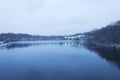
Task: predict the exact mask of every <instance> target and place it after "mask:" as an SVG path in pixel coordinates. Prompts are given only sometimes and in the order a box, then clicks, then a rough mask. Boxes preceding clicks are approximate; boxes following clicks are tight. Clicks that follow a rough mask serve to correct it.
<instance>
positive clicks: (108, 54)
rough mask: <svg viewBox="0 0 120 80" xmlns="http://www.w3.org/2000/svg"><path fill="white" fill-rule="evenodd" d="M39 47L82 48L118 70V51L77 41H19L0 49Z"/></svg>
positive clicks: (119, 57)
mask: <svg viewBox="0 0 120 80" xmlns="http://www.w3.org/2000/svg"><path fill="white" fill-rule="evenodd" d="M39 45H67V46H71V47H76V48H81V46H84V47H86V48H87V49H89V50H91V51H94V52H95V53H97V54H99V56H100V57H102V58H104V59H106V60H107V61H109V62H110V63H112V64H115V65H116V66H118V67H119V68H120V49H118V48H114V47H103V46H96V45H93V44H92V45H91V44H82V43H80V42H79V41H38V42H30V41H29V42H28V41H21V42H12V43H8V44H4V45H1V49H14V48H24V47H30V46H39Z"/></svg>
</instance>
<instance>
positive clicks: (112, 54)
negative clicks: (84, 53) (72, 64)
mask: <svg viewBox="0 0 120 80" xmlns="http://www.w3.org/2000/svg"><path fill="white" fill-rule="evenodd" d="M85 47H86V48H87V49H89V50H91V51H94V52H95V53H98V54H99V56H101V57H102V58H104V59H106V60H107V61H109V62H112V63H114V64H115V65H117V66H118V67H119V68H120V49H118V48H115V47H104V46H96V45H93V44H92V45H89V44H85Z"/></svg>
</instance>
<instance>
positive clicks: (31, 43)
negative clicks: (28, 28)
mask: <svg viewBox="0 0 120 80" xmlns="http://www.w3.org/2000/svg"><path fill="white" fill-rule="evenodd" d="M56 44H57V45H64V44H65V42H64V41H20V42H11V43H7V44H3V45H1V46H0V49H14V48H24V47H30V46H39V45H56Z"/></svg>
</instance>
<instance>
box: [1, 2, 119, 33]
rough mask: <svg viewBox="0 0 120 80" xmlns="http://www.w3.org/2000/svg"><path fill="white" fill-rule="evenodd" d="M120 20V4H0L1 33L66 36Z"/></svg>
mask: <svg viewBox="0 0 120 80" xmlns="http://www.w3.org/2000/svg"><path fill="white" fill-rule="evenodd" d="M119 19H120V0H0V33H3V32H15V33H30V34H40V35H64V34H74V33H79V32H86V31H90V30H93V29H95V28H101V27H104V26H106V25H107V24H109V23H111V22H114V21H117V20H119Z"/></svg>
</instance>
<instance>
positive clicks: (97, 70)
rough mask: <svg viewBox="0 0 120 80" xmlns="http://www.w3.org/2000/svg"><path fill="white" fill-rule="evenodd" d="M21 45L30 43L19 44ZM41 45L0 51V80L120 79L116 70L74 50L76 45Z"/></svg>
mask: <svg viewBox="0 0 120 80" xmlns="http://www.w3.org/2000/svg"><path fill="white" fill-rule="evenodd" d="M18 43H19V42H16V44H18ZM22 43H23V44H30V43H31V42H20V43H19V44H22ZM34 43H35V42H33V43H32V44H34ZM37 43H40V42H37ZM42 43H43V45H39V46H31V47H26V48H14V49H12V50H11V49H10V50H6V49H4V50H1V49H0V80H9V79H10V80H89V79H90V80H104V79H105V80H114V79H115V80H116V79H120V77H119V74H120V71H119V70H118V69H117V68H116V67H115V66H112V65H111V64H109V63H108V62H107V61H106V60H105V59H103V58H102V57H100V56H98V55H97V54H95V53H94V52H92V51H90V50H88V49H86V48H85V47H82V46H79V47H78V48H76V47H77V46H76V45H77V44H78V43H77V42H65V45H61V44H60V45H59V41H55V42H53V41H51V42H45V41H44V42H41V44H42ZM47 43H48V45H44V44H47ZM63 43H64V42H63ZM68 45H69V46H68ZM78 45H80V44H78ZM70 46H71V47H70ZM72 46H73V47H72ZM74 46H75V47H74ZM6 76H7V77H6Z"/></svg>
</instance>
